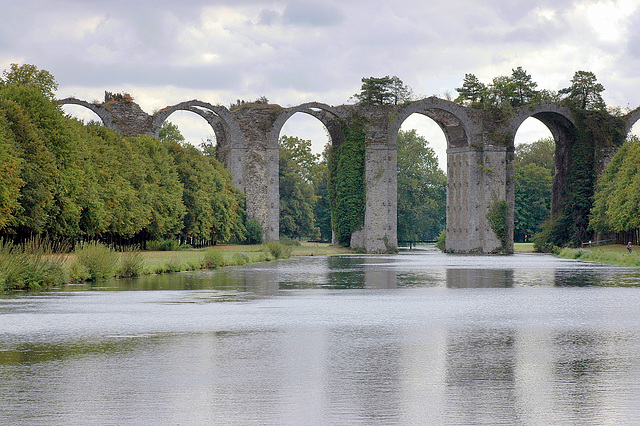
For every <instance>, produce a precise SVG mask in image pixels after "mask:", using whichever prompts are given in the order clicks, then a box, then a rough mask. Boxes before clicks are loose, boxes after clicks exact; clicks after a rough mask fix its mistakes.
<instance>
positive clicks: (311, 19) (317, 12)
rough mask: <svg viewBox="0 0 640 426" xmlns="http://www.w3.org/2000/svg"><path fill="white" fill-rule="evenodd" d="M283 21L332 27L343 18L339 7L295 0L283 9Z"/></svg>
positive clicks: (292, 23)
mask: <svg viewBox="0 0 640 426" xmlns="http://www.w3.org/2000/svg"><path fill="white" fill-rule="evenodd" d="M282 18H283V22H284V23H285V24H290V25H301V26H309V27H333V26H336V25H339V24H340V23H342V22H343V21H344V20H345V16H344V14H343V13H342V11H341V10H340V9H338V8H337V7H334V6H332V5H330V4H329V3H324V2H309V1H295V2H291V3H289V4H288V5H287V7H286V8H285V9H284V13H283V14H282Z"/></svg>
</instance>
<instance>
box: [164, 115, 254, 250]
mask: <svg viewBox="0 0 640 426" xmlns="http://www.w3.org/2000/svg"><path fill="white" fill-rule="evenodd" d="M159 137H160V140H161V141H162V143H163V144H164V145H165V146H166V147H167V149H168V150H169V153H170V154H171V155H172V157H173V160H174V162H175V164H176V170H177V172H178V177H179V179H180V182H181V183H182V185H183V187H184V192H183V198H182V201H183V204H184V205H185V208H186V214H185V216H184V221H183V226H182V229H181V234H182V235H183V236H184V237H185V238H187V239H189V240H190V241H191V239H192V238H195V239H196V240H200V241H201V240H206V241H208V240H213V241H214V242H215V243H217V242H226V241H229V240H230V239H236V240H243V239H244V234H245V227H244V225H243V215H244V209H243V208H242V204H243V197H242V194H241V193H240V192H239V191H238V190H237V189H236V188H235V187H234V186H233V182H232V178H231V175H230V174H229V173H228V172H227V171H226V169H224V167H223V166H222V164H221V163H220V162H219V161H218V160H216V159H215V158H213V157H210V156H205V155H204V154H203V153H202V152H201V151H199V150H198V149H197V148H195V147H193V146H191V145H189V144H187V143H184V142H183V141H184V137H183V136H182V134H181V133H180V131H179V130H178V128H177V127H176V126H175V125H173V124H172V123H169V122H165V124H164V125H163V126H162V128H161V129H160V134H159ZM181 142H182V143H181Z"/></svg>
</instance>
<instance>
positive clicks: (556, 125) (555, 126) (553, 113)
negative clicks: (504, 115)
mask: <svg viewBox="0 0 640 426" xmlns="http://www.w3.org/2000/svg"><path fill="white" fill-rule="evenodd" d="M530 117H532V118H536V119H538V120H540V121H541V122H542V123H543V124H544V125H545V126H547V128H548V129H549V130H550V131H551V134H552V135H553V138H554V139H555V140H556V144H559V143H561V142H566V138H567V137H569V135H570V134H572V133H573V131H574V130H575V125H576V124H575V119H574V117H573V114H572V112H571V109H569V108H568V107H566V106H564V105H561V104H558V103H554V102H544V103H540V104H537V105H533V106H526V107H522V108H519V109H517V110H516V113H515V114H514V116H513V118H512V119H511V124H510V126H509V131H510V132H511V133H512V137H513V136H515V134H516V132H517V131H518V128H520V125H521V124H522V123H523V122H524V121H525V120H526V119H527V118H530ZM511 139H513V138H511ZM511 143H513V141H511Z"/></svg>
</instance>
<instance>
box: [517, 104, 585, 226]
mask: <svg viewBox="0 0 640 426" xmlns="http://www.w3.org/2000/svg"><path fill="white" fill-rule="evenodd" d="M529 117H533V118H536V119H538V120H540V121H541V122H542V123H543V124H544V125H545V126H547V128H548V129H549V130H550V131H551V134H552V135H553V139H554V140H555V142H556V159H555V163H556V167H555V168H556V170H555V174H554V177H553V189H552V191H553V195H552V201H551V209H552V214H553V213H557V211H558V209H559V207H560V205H561V197H562V188H563V187H564V183H565V180H566V178H567V173H568V170H567V167H568V161H569V155H570V152H569V147H570V146H571V145H572V144H573V142H574V141H575V137H576V123H575V119H574V117H573V114H572V112H571V109H569V108H568V107H566V106H564V105H561V104H558V103H553V102H545V103H541V104H538V105H534V106H526V107H522V108H519V109H518V110H516V113H515V115H514V117H513V118H512V120H511V125H510V128H509V132H510V145H511V147H510V148H513V140H514V136H515V134H516V132H517V131H518V128H519V127H520V125H521V124H522V123H523V122H524V120H526V119H527V118H529ZM513 169H514V166H513V165H510V167H509V177H510V179H509V191H510V192H512V193H514V202H515V189H514V180H513V178H511V177H512V176H513V175H514V173H515V172H514V170H513Z"/></svg>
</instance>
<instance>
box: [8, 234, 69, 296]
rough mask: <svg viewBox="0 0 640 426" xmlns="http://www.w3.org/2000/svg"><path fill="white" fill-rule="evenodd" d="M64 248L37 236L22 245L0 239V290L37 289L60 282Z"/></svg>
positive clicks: (64, 274)
mask: <svg viewBox="0 0 640 426" xmlns="http://www.w3.org/2000/svg"><path fill="white" fill-rule="evenodd" d="M66 248H67V246H66V245H64V244H54V243H51V242H48V241H43V240H41V239H40V238H37V237H36V238H32V239H31V240H29V241H27V242H26V243H25V244H23V245H15V244H13V243H11V242H8V241H4V240H0V290H2V291H6V290H41V289H46V288H49V287H52V286H55V285H62V284H64V283H65V282H66V281H67V275H66V273H65V271H64V267H63V266H64V261H65V254H64V253H65V252H66Z"/></svg>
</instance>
